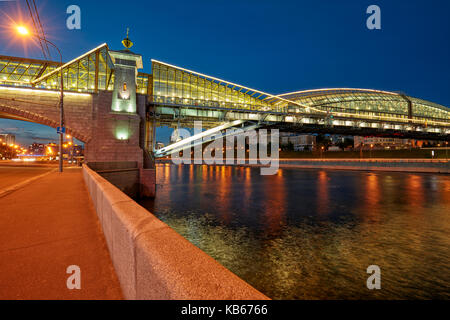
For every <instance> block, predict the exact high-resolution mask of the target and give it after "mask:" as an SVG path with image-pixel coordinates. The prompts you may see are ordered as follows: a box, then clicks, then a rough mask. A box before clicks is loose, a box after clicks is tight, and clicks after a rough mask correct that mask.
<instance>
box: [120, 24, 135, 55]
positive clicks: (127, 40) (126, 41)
mask: <svg viewBox="0 0 450 320" xmlns="http://www.w3.org/2000/svg"><path fill="white" fill-rule="evenodd" d="M129 32H130V28H127V37H126V38H125V39H123V40H122V44H123V46H124V47H125V48H126V49H127V50H129V49H130V48H131V47H132V46H133V42H131V40H130V38H128V33H129Z"/></svg>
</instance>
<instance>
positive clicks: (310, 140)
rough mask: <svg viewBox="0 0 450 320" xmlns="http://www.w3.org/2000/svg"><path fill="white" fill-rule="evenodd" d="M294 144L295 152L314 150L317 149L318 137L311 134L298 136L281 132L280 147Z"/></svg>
mask: <svg viewBox="0 0 450 320" xmlns="http://www.w3.org/2000/svg"><path fill="white" fill-rule="evenodd" d="M289 144H292V146H293V148H294V150H295V151H303V150H314V148H315V147H316V136H315V135H310V134H302V135H298V134H295V133H291V132H280V145H281V146H288V145H289Z"/></svg>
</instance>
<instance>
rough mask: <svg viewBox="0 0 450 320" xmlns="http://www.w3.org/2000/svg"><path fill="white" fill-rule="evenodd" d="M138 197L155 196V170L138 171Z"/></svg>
mask: <svg viewBox="0 0 450 320" xmlns="http://www.w3.org/2000/svg"><path fill="white" fill-rule="evenodd" d="M139 177H140V181H139V183H140V196H141V197H145V198H147V197H150V198H153V197H154V196H155V195H156V169H143V168H141V169H140V174H139Z"/></svg>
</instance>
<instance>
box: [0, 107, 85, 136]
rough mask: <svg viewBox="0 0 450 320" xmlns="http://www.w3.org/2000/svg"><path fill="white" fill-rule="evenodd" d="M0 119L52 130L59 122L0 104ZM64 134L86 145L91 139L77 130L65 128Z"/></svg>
mask: <svg viewBox="0 0 450 320" xmlns="http://www.w3.org/2000/svg"><path fill="white" fill-rule="evenodd" d="M0 118H7V119H13V120H21V121H28V122H34V123H38V124H42V125H46V126H49V127H52V128H55V129H56V128H57V127H59V122H57V121H55V120H53V119H50V118H47V117H45V116H43V115H40V114H37V113H34V112H30V111H27V110H23V109H21V108H18V107H15V106H9V105H5V104H0ZM66 133H67V134H70V135H71V136H73V137H74V138H76V139H78V140H80V141H82V142H84V143H88V142H89V141H90V140H91V137H90V136H88V135H86V134H83V133H81V132H79V131H78V130H75V129H73V128H71V127H66Z"/></svg>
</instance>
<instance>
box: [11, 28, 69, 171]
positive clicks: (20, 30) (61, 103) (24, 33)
mask: <svg viewBox="0 0 450 320" xmlns="http://www.w3.org/2000/svg"><path fill="white" fill-rule="evenodd" d="M17 32H18V33H19V34H20V35H22V36H28V35H31V36H33V37H35V38H38V39H39V40H41V41H44V42H46V43H48V44H50V45H51V46H53V47H54V48H55V49H56V51H58V54H59V62H60V78H61V84H60V86H61V93H60V94H61V96H60V98H59V127H60V132H59V172H63V149H62V148H63V146H62V145H63V139H64V133H63V132H62V131H63V128H64V80H63V68H62V66H63V62H62V54H61V51H60V50H59V48H58V47H57V46H56V45H55V44H54V43H53V42H51V41H49V40H47V39H44V38H41V37H40V36H39V35H37V34H35V33H30V31H28V29H27V28H26V27H24V26H17Z"/></svg>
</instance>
